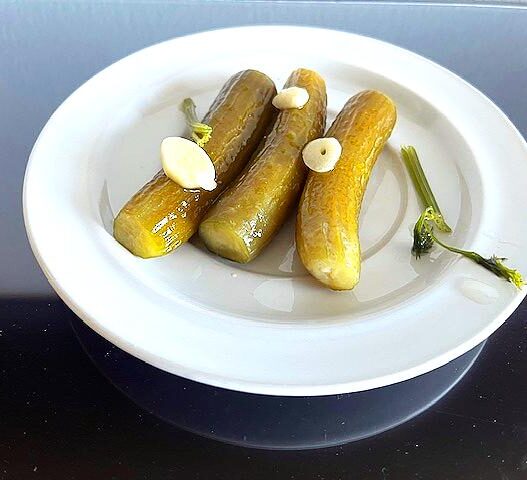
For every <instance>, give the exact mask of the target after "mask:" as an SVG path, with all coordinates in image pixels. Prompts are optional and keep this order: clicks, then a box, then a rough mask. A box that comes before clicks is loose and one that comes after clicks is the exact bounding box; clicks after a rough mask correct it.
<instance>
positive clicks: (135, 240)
mask: <svg viewBox="0 0 527 480" xmlns="http://www.w3.org/2000/svg"><path fill="white" fill-rule="evenodd" d="M275 95H276V89H275V86H274V83H273V81H272V80H271V79H270V78H269V77H267V76H266V75H264V74H263V73H261V72H258V71H255V70H245V71H242V72H239V73H237V74H236V75H234V76H233V77H231V78H230V80H229V81H228V82H227V83H226V84H225V85H224V87H223V88H222V90H221V91H220V93H219V94H218V96H217V97H216V100H215V101H214V103H213V104H212V106H211V107H210V110H209V112H208V113H207V115H206V116H205V118H204V120H203V123H206V124H208V125H210V126H211V127H212V136H211V138H210V140H209V141H208V142H207V144H206V145H205V146H204V149H205V150H206V152H207V153H208V154H209V156H210V157H211V159H212V161H213V163H214V167H215V170H216V181H217V183H218V186H217V187H216V189H214V190H213V191H205V190H201V189H185V188H182V187H180V186H179V185H178V184H176V183H175V182H173V181H172V180H170V179H169V178H168V177H167V176H166V175H165V174H164V173H163V171H160V172H159V173H158V174H157V175H156V176H155V177H154V178H153V179H152V180H151V181H150V182H149V183H147V184H146V185H145V186H144V187H143V188H142V189H141V190H140V191H139V192H137V193H136V194H135V195H134V196H133V197H132V199H131V200H129V201H128V203H127V204H126V205H125V206H124V207H123V208H122V210H121V211H120V212H119V214H118V215H117V218H116V219H115V222H114V237H115V238H116V240H117V241H118V242H119V243H120V244H121V245H123V246H124V247H126V248H127V249H128V250H129V251H130V252H132V253H133V254H134V255H137V256H139V257H143V258H149V257H158V256H160V255H164V254H166V253H168V252H170V251H172V250H174V249H175V248H177V247H178V246H180V245H181V244H183V243H184V242H186V241H187V240H188V239H189V238H190V237H191V236H192V235H193V234H194V233H195V231H196V230H197V228H198V225H199V222H200V220H201V218H202V216H203V215H204V214H205V212H206V211H207V209H208V208H209V207H210V205H211V204H212V202H213V201H214V200H215V199H216V197H217V196H218V195H219V194H220V193H221V192H222V191H223V190H224V189H225V187H227V185H228V184H229V183H230V182H231V181H232V180H233V179H234V178H235V177H236V176H237V175H238V174H239V173H240V171H241V170H242V169H243V167H244V166H245V164H246V163H247V161H248V160H249V159H250V157H251V155H252V154H253V152H254V150H255V149H256V147H257V146H258V144H259V143H260V140H261V139H262V137H263V136H264V134H265V132H266V131H267V130H268V127H269V125H270V124H271V123H272V121H273V119H274V118H275V111H274V108H273V106H272V105H271V101H272V99H273V97H274V96H275Z"/></svg>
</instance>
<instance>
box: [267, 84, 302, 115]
mask: <svg viewBox="0 0 527 480" xmlns="http://www.w3.org/2000/svg"><path fill="white" fill-rule="evenodd" d="M308 100H309V92H308V91H307V90H306V89H305V88H300V87H289V88H284V89H283V90H282V91H280V92H278V94H277V95H276V96H275V97H274V98H273V105H274V106H275V107H276V108H278V109H279V110H287V109H289V108H302V107H303V106H304V105H305V104H306V103H307V102H308Z"/></svg>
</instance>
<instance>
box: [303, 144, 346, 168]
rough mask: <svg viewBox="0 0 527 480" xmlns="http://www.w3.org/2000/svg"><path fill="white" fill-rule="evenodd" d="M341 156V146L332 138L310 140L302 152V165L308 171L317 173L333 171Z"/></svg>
mask: <svg viewBox="0 0 527 480" xmlns="http://www.w3.org/2000/svg"><path fill="white" fill-rule="evenodd" d="M341 154H342V146H341V145H340V142H339V141H338V140H337V139H336V138H333V137H325V138H317V139H315V140H312V141H311V142H309V143H308V144H307V145H306V146H305V147H304V150H302V158H303V159H304V163H305V164H306V165H307V167H308V168H309V169H311V170H313V171H314V172H319V173H324V172H329V171H331V170H333V168H335V165H336V164H337V162H338V159H339V158H340V155H341Z"/></svg>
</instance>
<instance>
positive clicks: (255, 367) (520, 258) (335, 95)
mask: <svg viewBox="0 0 527 480" xmlns="http://www.w3.org/2000/svg"><path fill="white" fill-rule="evenodd" d="M196 52H206V60H203V57H202V56H201V55H197V54H196ZM196 58H198V60H196ZM299 66H304V67H308V68H312V69H315V70H317V71H318V72H320V73H321V74H322V75H323V76H324V77H325V79H326V81H327V87H328V98H329V116H330V119H329V120H330V121H331V120H332V119H333V117H334V116H335V114H336V113H337V112H338V110H339V109H340V107H341V106H342V105H343V103H344V102H345V100H346V99H347V98H348V97H350V96H351V95H353V94H355V93H357V92H358V91H360V90H362V89H367V88H373V89H379V90H382V91H384V92H385V93H387V94H388V95H390V96H391V97H392V98H393V99H394V100H395V103H396V104H397V107H398V116H399V118H398V122H397V126H396V128H395V130H394V133H393V135H392V137H391V139H390V141H389V145H388V146H387V148H386V149H385V151H384V152H383V154H382V156H381V158H380V159H379V161H378V164H377V166H376V167H375V171H374V174H373V176H372V179H371V181H370V184H369V186H368V190H367V193H366V199H365V204H364V208H363V214H362V225H361V240H362V245H363V251H364V262H363V268H362V279H361V282H360V284H359V285H358V287H357V288H356V289H355V290H353V291H352V292H347V293H343V292H340V293H339V292H332V291H329V290H326V289H324V288H323V287H322V286H321V285H319V284H317V283H316V282H315V280H313V279H312V278H310V277H309V276H308V275H307V274H306V272H305V270H304V269H303V268H302V266H301V264H300V262H299V260H298V258H297V256H296V254H295V249H294V244H293V234H292V232H293V229H292V224H291V223H289V224H288V225H286V226H285V227H284V228H283V230H282V231H281V233H280V234H279V235H278V238H276V240H275V241H274V242H273V243H272V244H271V245H270V247H269V248H268V249H267V250H266V251H265V252H264V253H263V254H262V255H261V257H260V258H258V259H257V260H256V261H254V262H253V263H252V264H249V265H247V266H239V265H236V264H234V263H230V262H227V261H223V260H221V259H219V258H216V257H214V256H212V255H210V254H208V253H206V252H205V251H204V249H203V248H202V247H201V246H200V244H199V242H198V241H193V242H191V243H189V244H187V245H185V246H183V247H182V248H180V249H178V250H177V251H176V252H174V253H172V254H171V255H168V256H166V257H164V258H159V259H154V260H141V259H139V258H135V257H134V256H132V255H131V254H130V253H128V252H127V251H126V250H125V249H124V248H122V247H121V246H120V245H119V244H117V242H115V241H114V239H113V238H112V235H111V224H112V218H113V216H114V215H115V213H117V212H118V210H119V209H120V208H121V207H122V205H123V204H124V202H125V201H126V200H127V199H128V198H129V197H130V196H131V195H132V194H133V193H134V192H135V191H136V190H137V189H138V188H140V187H141V186H142V185H143V184H144V183H145V182H146V181H148V180H149V179H150V178H151V176H152V175H153V174H154V173H155V172H156V171H157V170H158V169H159V167H160V161H159V153H158V152H159V144H160V141H161V139H162V138H163V137H165V136H168V135H174V134H183V133H184V130H185V127H184V122H183V118H182V114H181V113H180V112H179V110H178V105H179V103H180V101H181V100H182V99H183V98H184V97H187V96H191V97H193V98H194V99H195V101H196V103H197V104H198V106H199V112H198V113H200V114H202V113H204V112H205V111H206V109H207V108H208V106H209V104H210V102H211V100H212V99H213V98H214V96H215V95H216V94H217V92H218V90H219V89H220V87H221V85H222V84H223V83H224V82H225V80H226V79H227V78H228V77H229V76H230V75H232V74H233V73H235V72H236V71H239V70H242V69H245V68H256V69H259V70H262V71H264V72H266V73H267V74H268V75H270V76H271V77H272V78H273V79H274V80H275V81H276V83H277V85H278V86H279V87H280V86H281V85H282V84H283V82H284V81H285V79H286V78H287V76H288V75H289V73H290V71H291V70H293V69H294V68H297V67H299ZM401 144H413V145H415V146H416V148H417V150H418V152H419V153H420V154H421V157H422V162H423V164H424V168H425V169H426V171H427V172H428V174H429V178H430V181H431V183H432V186H433V189H434V191H435V192H436V196H437V198H438V200H439V203H440V205H441V207H442V209H443V212H444V214H445V216H446V218H447V220H448V222H449V223H450V224H451V225H453V226H454V227H455V234H454V235H453V236H452V239H451V243H454V244H456V245H460V246H464V247H467V248H471V249H475V250H477V251H480V252H486V253H488V254H491V253H493V252H495V253H497V254H499V255H502V256H507V257H508V258H509V259H510V264H511V265H514V266H515V267H517V268H518V269H520V270H522V271H524V272H527V257H526V256H525V255H524V254H522V252H525V251H527V217H525V215H519V214H518V210H519V209H521V208H523V207H524V206H525V205H527V189H526V188H525V179H526V178H527V161H526V159H527V146H526V144H525V142H524V141H523V139H522V138H521V136H520V134H519V133H518V132H517V131H516V130H515V128H514V127H513V125H512V124H511V123H510V122H509V121H508V119H507V118H506V117H505V115H504V114H503V113H502V112H501V111H500V110H499V109H498V108H497V107H496V106H495V105H494V104H493V103H492V102H491V101H490V100H488V99H487V98H486V97H484V96H483V95H482V94H481V93H480V92H478V91H477V90H475V89H474V88H473V87H471V86H470V85H469V84H467V83H466V82H464V81H463V80H462V79H460V78H459V77H457V76H456V75H454V74H452V73H451V72H449V71H447V70H445V69H444V68H442V67H440V66H438V65H436V64H434V63H432V62H430V61H428V60H426V59H424V58H422V57H420V56H418V55H415V54H413V53H411V52H409V51H407V50H403V49H401V48H398V47H395V46H393V45H389V44H387V43H383V42H380V41H377V40H373V39H371V38H365V37H360V36H357V35H352V34H348V33H342V32H336V31H330V30H322V29H314V28H299V27H275V26H273V27H246V28H234V29H226V30H217V31H213V32H205V33H201V34H198V35H193V36H189V37H183V38H177V39H174V40H170V41H168V42H164V43H161V44H159V45H154V46H152V47H150V48H147V49H145V50H141V51H140V52H137V53H135V54H133V55H130V56H129V57H127V58H125V59H123V60H121V61H119V62H117V63H115V64H114V65H112V66H110V67H108V68H107V69H105V70H104V71H102V72H101V73H99V74H98V75H96V76H95V77H94V78H92V79H91V80H89V81H88V82H86V83H85V84H84V85H83V86H82V87H80V88H79V89H78V90H77V91H76V92H75V93H73V94H72V95H71V96H70V97H69V98H68V99H67V100H66V101H65V102H64V103H63V104H62V105H61V107H60V108H59V109H58V110H57V111H56V112H55V113H54V115H53V116H52V117H51V119H50V120H49V122H48V124H47V125H46V127H45V128H44V130H43V131H42V133H41V135H40V137H39V139H38V141H37V143H36V144H35V147H34V149H33V152H32V154H31V158H30V161H29V165H28V168H27V172H26V178H25V189H24V214H25V221H26V226H27V230H28V234H29V239H30V241H31V245H32V247H33V250H34V252H35V255H36V257H37V259H38V261H39V263H40V265H41V266H42V268H43V270H44V272H45V273H46V275H47V277H48V279H49V281H50V282H51V284H52V285H53V287H54V288H55V289H56V291H57V293H58V294H59V295H60V296H61V297H62V298H63V299H64V301H65V302H66V303H67V304H68V305H69V306H70V307H71V308H72V309H73V310H74V311H75V313H77V314H78V315H79V316H80V317H81V318H82V319H83V320H84V321H85V322H86V323H87V324H88V325H89V326H91V327H92V328H93V329H94V330H96V331H97V332H99V333H100V334H101V335H103V336H104V337H105V338H107V339H108V340H110V341H111V342H113V343H114V344H116V345H117V346H119V347H121V348H122V349H124V350H126V351H127V352H129V353H131V354H133V355H135V356H137V357H139V358H141V359H143V360H144V361H146V362H148V363H150V364H152V365H155V366H157V367H159V368H162V369H164V370H167V371H169V372H173V373H176V374H178V375H181V376H183V377H187V378H190V379H193V380H197V381H199V382H204V383H208V384H211V385H216V386H220V387H225V388H230V389H235V390H241V391H246V392H256V393H266V394H278V395H323V394H334V393H342V392H352V391H358V390H365V389H370V388H374V387H380V386H383V385H388V384H391V383H394V382H398V381H401V380H405V379H408V378H411V377H414V376H416V375H419V374H422V373H425V372H427V371H430V370H432V369H434V368H436V367H439V366H441V365H443V364H445V363H446V362H448V361H449V360H452V359H453V358H455V357H457V356H459V355H461V354H462V353H464V352H466V351H467V350H469V349H470V348H472V347H474V346H475V345H477V344H478V343H480V342H481V341H483V340H484V339H485V338H487V337H488V336H489V335H490V334H491V333H492V332H493V331H494V330H496V328H498V327H499V326H500V325H501V324H502V323H503V322H504V321H505V319H506V318H507V317H508V316H509V315H510V314H511V313H512V311H513V310H514V309H515V308H516V307H517V305H518V304H519V303H520V301H521V300H522V298H523V297H524V293H523V292H518V291H517V290H515V288H514V287H513V286H512V285H511V284H509V283H507V282H505V281H503V280H500V279H498V278H496V277H494V276H493V275H492V274H490V273H488V272H487V271H485V270H483V269H482V268H480V267H478V266H476V265H474V264H472V263H471V262H469V261H468V260H464V259H459V258H458V257H456V256H454V255H452V254H449V253H444V252H440V251H435V252H434V253H433V254H432V255H431V256H430V257H427V258H423V259H421V260H419V261H416V260H414V259H412V257H411V255H410V250H409V249H410V244H411V233H410V232H411V227H412V225H413V223H414V222H415V220H416V218H417V217H418V214H419V208H418V204H417V201H416V196H415V194H414V191H413V189H412V186H411V184H410V183H409V180H408V177H407V175H406V173H405V171H404V169H403V167H402V164H401V161H400V160H399V157H398V149H399V146H400V145H401Z"/></svg>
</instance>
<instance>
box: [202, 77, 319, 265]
mask: <svg viewBox="0 0 527 480" xmlns="http://www.w3.org/2000/svg"><path fill="white" fill-rule="evenodd" d="M294 86H296V87H302V88H305V89H306V90H307V91H308V93H309V100H308V102H307V103H306V105H304V107H302V108H301V109H287V110H282V111H280V113H279V114H278V117H277V119H276V121H275V123H274V126H273V128H272V130H271V132H270V133H269V135H268V136H267V137H266V139H265V140H263V141H262V144H261V145H260V147H259V148H258V154H257V155H256V156H255V158H254V159H253V160H252V161H251V162H250V164H249V166H248V167H247V168H246V169H245V170H244V172H243V173H242V175H241V176H240V177H239V178H238V179H237V180H236V181H235V182H234V183H233V185H232V186H231V187H229V189H227V190H226V191H225V193H224V194H223V195H222V196H221V197H220V199H219V200H218V201H217V202H216V203H215V204H214V205H213V207H212V208H211V209H210V210H209V211H208V212H207V214H206V215H205V217H204V219H203V221H202V223H201V225H200V227H199V235H200V237H201V239H202V240H203V241H204V243H205V245H206V246H207V248H208V249H209V250H210V251H212V252H214V253H216V254H218V255H220V256H222V257H224V258H228V259H230V260H234V261H236V262H240V263H247V262H249V261H251V260H252V259H254V258H255V257H256V256H257V255H258V254H259V253H260V252H261V251H262V249H263V248H264V247H265V246H266V245H267V244H268V243H269V242H270V241H271V239H272V238H273V236H274V235H275V234H276V233H277V231H278V230H279V228H280V227H281V226H282V224H283V223H284V221H285V219H286V218H287V216H288V215H289V213H290V212H291V210H292V209H293V208H294V207H295V205H296V204H297V201H298V197H299V195H300V192H301V190H302V187H303V185H304V181H305V178H306V174H307V168H306V167H305V165H304V162H303V160H302V149H303V148H304V146H305V144H306V143H308V142H309V141H311V140H313V139H315V138H318V137H320V136H321V135H322V134H323V132H324V126H325V121H326V86H325V83H324V80H323V79H322V77H321V76H320V75H318V73H316V72H313V71H311V70H307V69H303V68H301V69H298V70H295V71H294V72H293V73H292V74H291V75H290V77H289V79H288V80H287V82H286V84H285V87H284V88H288V87H294Z"/></svg>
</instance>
